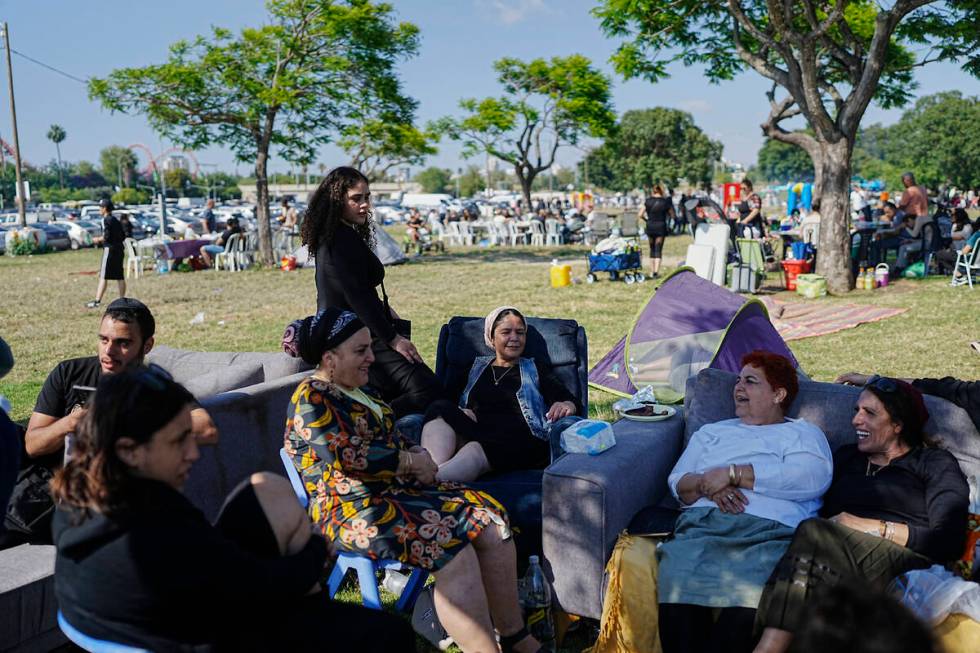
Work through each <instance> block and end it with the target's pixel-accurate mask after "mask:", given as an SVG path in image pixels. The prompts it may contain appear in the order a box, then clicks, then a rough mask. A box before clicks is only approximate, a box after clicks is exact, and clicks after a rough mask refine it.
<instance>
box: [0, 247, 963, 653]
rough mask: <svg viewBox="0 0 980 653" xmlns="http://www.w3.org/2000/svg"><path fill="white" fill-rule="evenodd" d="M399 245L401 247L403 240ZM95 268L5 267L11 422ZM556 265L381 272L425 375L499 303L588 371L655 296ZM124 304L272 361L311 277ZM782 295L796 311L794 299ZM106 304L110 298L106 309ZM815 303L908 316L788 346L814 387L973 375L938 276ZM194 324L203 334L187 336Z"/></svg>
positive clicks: (469, 256)
mask: <svg viewBox="0 0 980 653" xmlns="http://www.w3.org/2000/svg"><path fill="white" fill-rule="evenodd" d="M396 239H397V240H399V241H400V240H401V238H400V234H399V235H396ZM689 243H690V239H689V238H687V237H672V238H669V239H668V240H667V244H666V248H665V263H666V264H667V266H666V267H665V270H664V271H666V272H669V271H670V269H671V268H672V267H674V266H676V265H678V264H679V263H680V261H681V260H682V258H683V255H684V252H685V251H686V248H687V245H688V244H689ZM100 256H101V250H82V251H77V252H63V253H58V254H48V255H43V256H35V257H28V258H23V257H18V258H11V257H0V336H2V337H3V338H4V339H5V340H6V341H7V342H8V343H9V344H10V346H11V348H12V349H13V352H14V355H15V357H16V361H17V362H16V366H15V367H14V369H13V371H12V372H11V373H10V374H9V375H8V376H7V377H6V378H4V379H3V381H2V382H0V394H4V395H6V396H7V397H8V398H9V399H10V400H11V402H12V405H13V415H12V417H13V418H14V419H16V420H26V419H27V418H28V417H29V416H30V412H31V409H32V408H33V405H34V401H35V399H36V397H37V394H38V391H39V390H40V387H41V384H42V383H43V382H44V379H45V377H46V376H47V374H48V372H49V371H50V370H51V369H52V368H53V367H54V366H55V365H56V364H57V363H58V361H60V360H63V359H66V358H72V357H76V356H88V355H92V354H94V353H95V350H96V334H97V329H98V323H99V317H100V312H99V311H93V310H89V309H86V308H85V306H84V305H85V302H86V301H88V300H89V299H91V297H92V294H93V293H94V291H95V285H96V281H97V280H96V277H95V276H94V275H95V273H96V272H97V270H98V269H99V262H100ZM553 258H559V259H561V260H562V261H563V262H568V263H570V264H571V265H572V276H573V277H574V278H579V279H582V278H584V277H585V273H586V250H585V249H584V248H580V247H579V248H576V247H563V248H520V249H510V248H507V249H496V248H489V249H487V248H482V249H481V248H459V249H454V250H452V251H451V252H449V253H447V254H444V255H426V256H425V257H424V258H423V259H421V260H420V261H417V262H412V263H409V264H407V265H401V266H396V267H391V268H389V269H388V272H387V275H388V276H387V281H386V286H387V288H388V292H389V294H390V296H391V298H392V304H393V305H394V306H395V308H396V309H397V310H398V312H399V313H400V314H401V315H402V316H403V317H406V318H408V319H411V320H412V322H413V328H412V330H413V333H414V334H415V338H414V342H415V344H416V345H417V346H418V348H419V350H420V352H421V353H422V356H423V357H424V358H425V359H426V360H427V361H428V362H429V363H430V364H431V365H433V366H434V363H435V361H434V354H435V347H436V341H437V338H438V333H439V327H440V326H441V325H442V324H443V323H445V322H446V321H447V320H448V319H449V318H450V317H452V316H453V315H485V314H486V313H487V312H488V311H489V310H490V309H492V308H494V307H495V306H498V305H501V304H514V305H516V306H518V307H520V308H521V309H522V310H523V311H524V312H525V313H526V314H528V315H537V316H545V317H571V318H574V319H576V320H578V322H579V323H580V324H582V325H583V326H584V327H585V328H586V332H587V334H588V338H589V360H590V362H591V363H594V362H596V361H597V360H598V359H599V358H601V357H602V356H603V355H604V354H605V353H606V352H607V351H608V350H609V349H610V348H611V347H612V346H613V345H614V344H615V343H616V342H617V341H618V340H619V338H620V337H622V335H623V334H624V333H625V332H626V330H627V328H628V327H629V324H630V323H631V321H632V319H633V317H634V316H635V314H636V312H637V311H638V310H639V309H640V308H641V307H642V306H643V305H644V304H645V302H646V301H647V300H648V299H649V297H650V294H651V293H652V292H653V290H654V286H655V284H654V283H652V282H650V281H648V282H646V283H643V284H633V285H630V286H627V285H626V284H624V283H622V282H617V283H614V282H610V281H608V280H606V279H602V280H600V281H599V282H597V283H595V284H585V283H581V284H576V285H572V286H570V287H567V288H561V289H552V288H550V287H549V285H548V284H549V275H548V272H549V269H548V268H549V264H550V262H551V259H553ZM603 276H605V275H603ZM771 277H772V278H773V279H775V278H776V277H775V275H771ZM128 294H129V295H130V296H134V297H138V298H139V299H141V300H143V301H144V302H146V303H147V305H149V306H150V308H151V309H152V310H153V313H154V315H155V316H156V319H157V336H156V341H157V343H158V344H166V345H170V346H173V347H180V348H185V349H194V350H206V351H274V350H276V349H278V347H279V340H280V337H281V335H282V332H283V329H284V328H285V325H286V324H287V323H288V322H289V321H291V320H293V319H295V318H297V317H302V316H305V315H308V314H309V313H311V312H312V311H313V310H314V309H315V306H316V289H315V286H314V280H313V271H312V270H310V269H307V270H299V271H296V272H290V273H284V272H281V271H278V270H251V271H246V272H241V273H237V274H232V273H219V272H213V271H208V272H199V273H193V274H186V273H185V274H181V273H171V274H168V275H165V276H156V275H155V274H152V273H150V274H149V275H148V276H146V277H144V278H142V279H139V280H135V281H130V283H129V292H128ZM777 297H778V298H779V299H785V300H787V301H797V297H796V295H793V294H790V293H785V292H783V293H779V294H778V295H777ZM114 298H115V288H114V287H113V286H110V289H109V291H108V293H107V297H106V302H104V303H107V301H110V300H112V299H114ZM813 301H821V302H828V303H829V302H850V303H859V304H867V303H873V304H875V305H882V306H895V307H903V308H908V309H910V310H908V311H907V312H905V313H903V314H902V315H900V316H898V317H895V318H891V319H888V320H884V321H882V322H878V323H875V324H867V325H862V326H860V327H858V328H856V329H850V330H847V331H843V332H840V333H837V334H833V335H828V336H823V337H818V338H810V339H805V340H798V341H794V342H791V343H790V347H791V349H792V350H793V352H794V353H795V354H796V356H797V358H798V359H799V361H800V363H801V365H802V366H803V369H804V370H805V371H806V372H807V373H808V374H809V375H810V376H812V377H813V378H815V379H817V380H823V381H827V380H832V379H833V378H834V377H835V376H836V375H838V374H839V373H842V372H846V371H862V372H878V373H881V374H888V375H896V376H945V375H947V374H949V375H953V376H957V377H960V378H970V379H975V378H978V376H980V374H978V372H980V357H978V356H977V355H976V354H975V353H973V352H972V351H971V350H970V348H969V342H970V341H972V340H976V339H977V338H978V337H980V328H978V327H980V318H978V312H977V307H978V306H980V291H973V292H971V291H970V290H969V289H967V288H951V287H949V285H948V281H947V280H946V279H942V278H934V279H928V280H924V281H908V280H900V281H896V282H894V283H893V284H892V285H890V286H889V287H887V288H884V289H879V290H876V291H857V292H854V293H851V294H850V295H848V296H847V297H841V298H824V299H820V300H813ZM199 312H203V313H204V322H203V323H202V324H197V325H191V324H190V322H191V320H192V318H194V316H195V315H196V314H197V313H199ZM611 403H612V398H611V397H610V396H609V395H607V394H605V393H601V392H592V393H591V394H590V406H591V407H590V412H592V413H593V414H595V415H598V416H604V417H608V416H609V414H610V411H609V405H610V404H611ZM577 639H579V640H582V641H577V642H574V643H572V644H571V646H572V648H570V649H569V650H576V649H575V647H576V646H577V647H578V648H581V647H582V646H584V645H587V644H588V642H587V641H584V638H583V636H579V637H578V638H577Z"/></svg>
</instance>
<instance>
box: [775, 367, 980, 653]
mask: <svg viewBox="0 0 980 653" xmlns="http://www.w3.org/2000/svg"><path fill="white" fill-rule="evenodd" d="M928 419H929V412H928V410H927V409H926V406H925V403H924V402H923V400H922V393H921V392H919V391H918V390H917V389H916V388H914V387H912V386H911V385H910V384H908V383H906V382H905V381H902V380H899V379H891V378H887V377H880V376H873V377H871V378H869V379H868V380H867V383H866V384H865V386H864V390H863V392H861V394H860V396H859V397H858V401H857V405H856V407H855V414H854V418H853V419H852V420H851V422H852V424H853V425H854V429H855V431H856V434H857V444H853V445H845V446H842V447H840V448H839V449H838V450H837V451H836V452H835V453H834V480H833V483H832V484H831V486H830V489H829V490H828V491H827V494H826V495H824V505H823V509H822V510H821V515H823V516H824V519H809V520H807V521H804V522H803V523H801V524H800V526H799V528H798V529H797V531H796V535H795V536H794V537H793V542H792V544H790V547H789V549H788V550H787V552H786V554H785V555H784V556H783V558H782V559H781V560H780V561H779V563H778V564H777V565H776V568H775V570H774V571H773V573H772V575H771V576H770V578H769V581H768V582H767V583H766V588H765V590H764V591H763V594H762V599H761V601H760V603H759V610H758V619H757V625H760V626H763V627H765V631H764V632H763V635H762V639H761V640H760V642H759V645H758V647H757V648H756V651H757V653H758V652H760V651H765V652H769V651H785V650H787V648H788V647H789V645H790V643H791V641H792V637H793V632H795V631H796V630H797V629H799V627H800V626H801V624H802V623H803V622H804V621H805V620H806V619H807V614H808V613H807V603H808V600H809V599H810V597H811V596H813V594H814V592H817V591H819V589H820V588H821V586H824V585H832V584H835V583H837V582H838V580H840V579H843V580H850V581H858V582H861V583H863V584H866V585H869V586H871V587H877V588H882V587H884V586H885V585H886V584H887V583H888V582H889V581H891V579H892V578H894V577H895V576H897V575H899V574H901V573H903V572H906V571H909V570H912V569H925V568H927V567H930V566H932V565H933V564H942V563H945V562H948V561H950V560H954V559H955V558H957V557H958V556H959V554H960V553H961V552H962V550H963V540H964V537H965V535H966V516H967V506H968V504H969V488H968V486H967V483H966V479H965V478H964V477H963V472H962V471H961V470H960V466H959V463H957V462H956V459H955V458H954V457H953V455H952V454H950V453H949V452H948V451H944V450H942V449H937V448H936V447H934V446H933V445H932V443H931V441H930V440H929V438H928V437H927V436H926V434H925V433H924V432H923V427H924V426H925V424H926V421H927V420H928Z"/></svg>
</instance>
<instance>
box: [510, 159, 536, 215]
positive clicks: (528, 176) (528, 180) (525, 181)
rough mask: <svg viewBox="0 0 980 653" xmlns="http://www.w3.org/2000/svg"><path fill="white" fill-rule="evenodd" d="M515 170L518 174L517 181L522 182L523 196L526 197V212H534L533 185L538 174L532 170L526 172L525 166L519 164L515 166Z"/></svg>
mask: <svg viewBox="0 0 980 653" xmlns="http://www.w3.org/2000/svg"><path fill="white" fill-rule="evenodd" d="M514 170H515V171H516V172H517V179H518V181H520V182H521V194H522V195H524V206H525V207H526V209H525V210H526V211H528V212H531V211H534V206H533V205H532V204H531V184H533V183H534V177H535V176H536V174H537V173H535V172H533V171H531V170H525V168H524V166H522V165H520V164H518V165H515V166H514Z"/></svg>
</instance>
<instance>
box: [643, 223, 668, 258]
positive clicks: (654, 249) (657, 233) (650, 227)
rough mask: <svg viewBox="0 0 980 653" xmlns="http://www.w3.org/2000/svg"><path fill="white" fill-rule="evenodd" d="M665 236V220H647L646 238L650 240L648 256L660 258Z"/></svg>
mask: <svg viewBox="0 0 980 653" xmlns="http://www.w3.org/2000/svg"><path fill="white" fill-rule="evenodd" d="M666 237H667V223H666V222H648V223H647V240H649V241H650V258H662V257H663V251H664V238H666Z"/></svg>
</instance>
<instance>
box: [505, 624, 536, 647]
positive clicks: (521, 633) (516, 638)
mask: <svg viewBox="0 0 980 653" xmlns="http://www.w3.org/2000/svg"><path fill="white" fill-rule="evenodd" d="M530 635H531V633H529V632H528V631H527V626H521V629H520V630H518V631H517V632H516V633H514V634H513V635H501V636H500V651H501V653H512V652H513V651H514V646H516V645H517V644H519V643H520V642H523V641H524V639H525V638H527V637H530ZM542 651H544V647H543V646H542V647H541V648H539V649H538V653H541V652H542Z"/></svg>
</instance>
